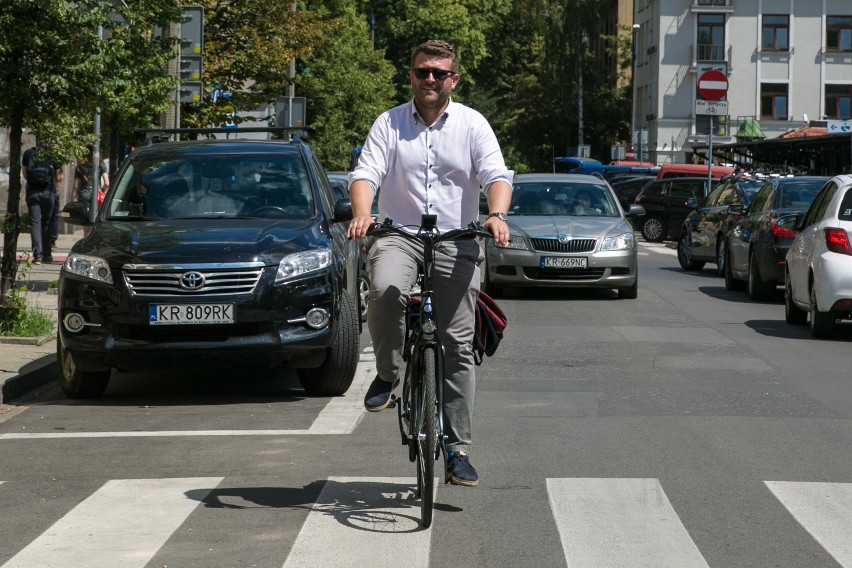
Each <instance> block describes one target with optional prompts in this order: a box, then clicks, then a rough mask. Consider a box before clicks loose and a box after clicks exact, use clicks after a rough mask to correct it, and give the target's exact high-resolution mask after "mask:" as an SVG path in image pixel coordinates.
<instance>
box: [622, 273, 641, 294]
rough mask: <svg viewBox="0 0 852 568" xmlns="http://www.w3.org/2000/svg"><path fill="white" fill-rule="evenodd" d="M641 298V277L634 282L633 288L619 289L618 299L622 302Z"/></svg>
mask: <svg viewBox="0 0 852 568" xmlns="http://www.w3.org/2000/svg"><path fill="white" fill-rule="evenodd" d="M638 297H639V277H638V276H637V277H636V280H634V281H633V286H629V287H627V288H619V289H618V298H619V299H622V300H635V299H636V298H638Z"/></svg>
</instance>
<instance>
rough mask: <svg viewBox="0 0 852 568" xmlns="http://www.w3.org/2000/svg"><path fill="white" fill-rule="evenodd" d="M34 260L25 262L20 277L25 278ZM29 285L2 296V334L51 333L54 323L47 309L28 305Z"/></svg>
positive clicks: (0, 313) (0, 301)
mask: <svg viewBox="0 0 852 568" xmlns="http://www.w3.org/2000/svg"><path fill="white" fill-rule="evenodd" d="M30 268H32V260H31V259H28V260H27V261H26V262H25V263H23V265H22V268H21V271H20V274H19V278H20V279H24V278H25V277H26V274H27V272H28V271H29V269H30ZM26 292H27V287H26V286H25V285H23V284H22V285H20V286H17V287H14V288H12V289H11V290H10V291H9V292H8V293H7V294H4V295H3V296H2V297H0V336H11V337H38V336H40V335H45V334H47V333H50V332H52V331H53V329H54V323H53V320H52V319H51V317H50V315H49V314H48V313H47V311H46V310H44V309H43V308H39V307H30V306H28V305H27V299H26V296H25V293H26Z"/></svg>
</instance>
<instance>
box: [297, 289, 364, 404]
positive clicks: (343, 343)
mask: <svg viewBox="0 0 852 568" xmlns="http://www.w3.org/2000/svg"><path fill="white" fill-rule="evenodd" d="M358 328H359V325H358V308H357V307H356V306H355V300H353V299H352V296H350V295H349V294H348V293H347V292H342V293H341V294H340V321H338V322H337V336H336V337H335V339H334V341H333V342H332V344H331V346H330V347H329V348H328V350H327V352H326V355H325V361H323V363H322V365H320V366H319V367H316V368H314V369H297V370H296V373H297V374H298V376H299V382H300V383H301V384H302V387H304V389H305V392H306V393H308V394H309V395H310V396H340V395H342V394H345V393H346V391H347V390H349V387H350V386H351V385H352V380H353V379H354V378H355V369H356V368H357V366H358V341H359V338H358Z"/></svg>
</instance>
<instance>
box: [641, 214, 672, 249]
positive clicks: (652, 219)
mask: <svg viewBox="0 0 852 568" xmlns="http://www.w3.org/2000/svg"><path fill="white" fill-rule="evenodd" d="M641 231H642V238H644V239H645V240H646V241H648V242H650V243H659V242H662V241H663V239H665V238H666V236H668V226H667V225H666V222H665V220H664V219H663V218H662V217H660V216H659V215H649V216H647V217H645V218H644V219H643V220H642V228H641Z"/></svg>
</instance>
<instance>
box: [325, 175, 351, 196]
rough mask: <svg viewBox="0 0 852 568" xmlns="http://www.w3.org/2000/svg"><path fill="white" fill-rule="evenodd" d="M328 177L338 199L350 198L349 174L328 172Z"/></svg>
mask: <svg viewBox="0 0 852 568" xmlns="http://www.w3.org/2000/svg"><path fill="white" fill-rule="evenodd" d="M326 176H327V177H328V183H329V184H331V189H333V190H334V195H335V196H336V197H338V198H339V199H342V198H344V197H346V198H348V197H349V172H326Z"/></svg>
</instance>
